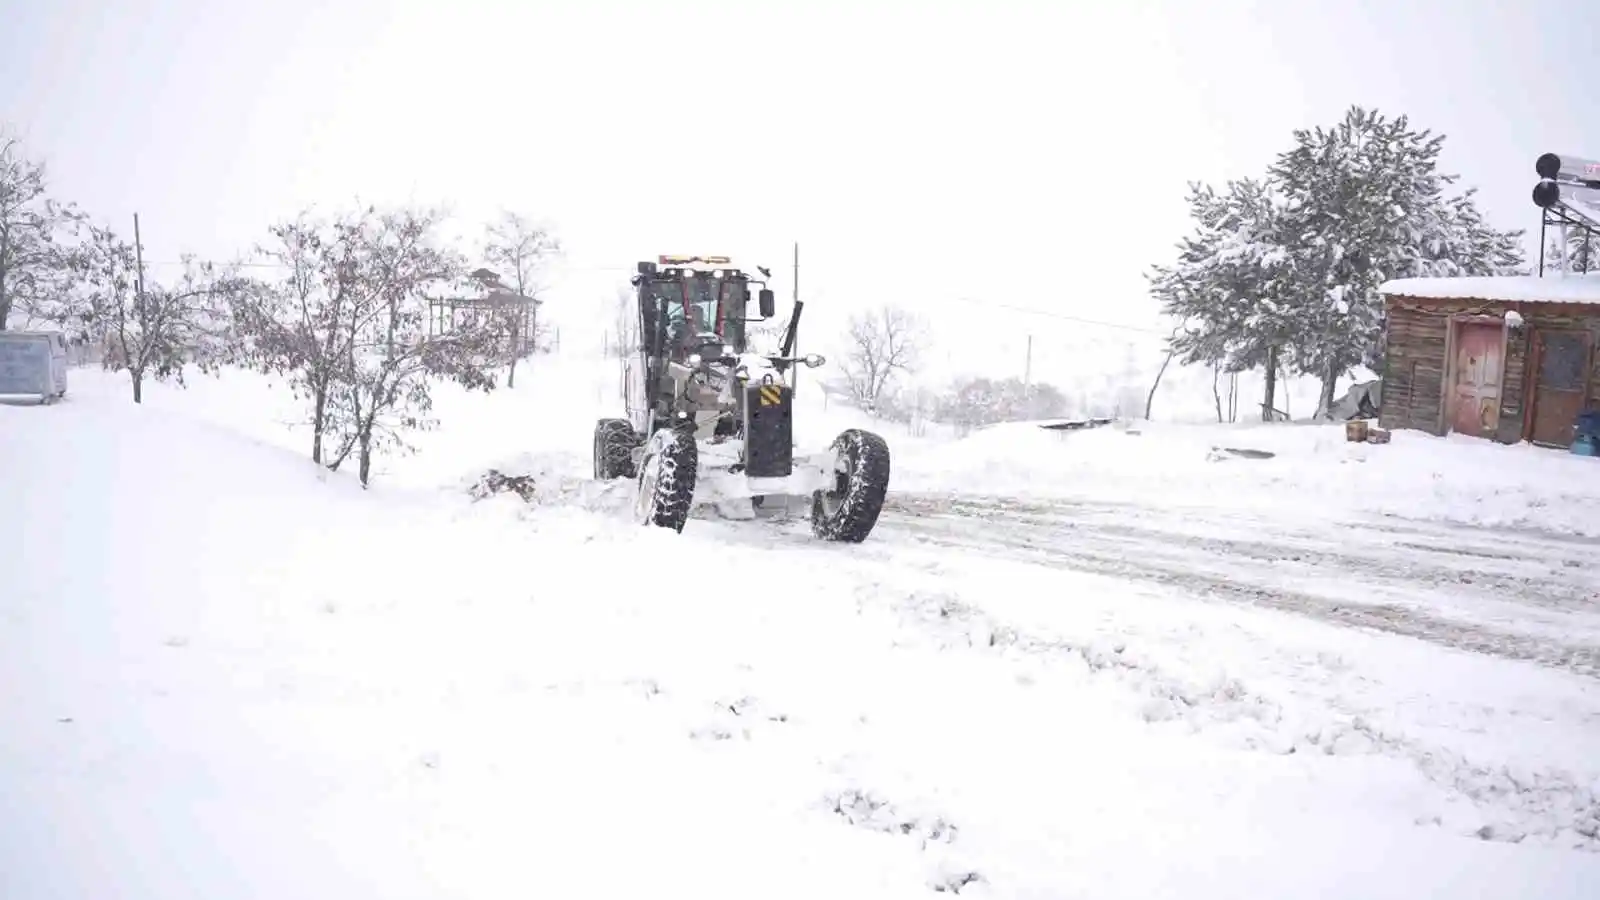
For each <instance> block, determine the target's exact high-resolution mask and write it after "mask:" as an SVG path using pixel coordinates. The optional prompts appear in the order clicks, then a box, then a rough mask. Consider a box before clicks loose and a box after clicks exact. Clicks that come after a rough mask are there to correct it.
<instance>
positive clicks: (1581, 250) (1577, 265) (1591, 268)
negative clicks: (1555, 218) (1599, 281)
mask: <svg viewBox="0 0 1600 900" xmlns="http://www.w3.org/2000/svg"><path fill="white" fill-rule="evenodd" d="M1544 270H1545V271H1546V272H1561V271H1567V272H1600V231H1590V230H1588V229H1584V228H1574V227H1571V226H1568V227H1567V252H1566V253H1562V252H1561V231H1560V229H1552V235H1551V237H1550V241H1549V243H1548V244H1546V245H1545V250H1544Z"/></svg>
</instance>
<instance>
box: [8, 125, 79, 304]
mask: <svg viewBox="0 0 1600 900" xmlns="http://www.w3.org/2000/svg"><path fill="white" fill-rule="evenodd" d="M47 186H48V182H47V180H46V178H45V168H44V164H43V163H40V162H35V161H33V160H30V159H28V158H26V157H25V156H23V153H22V142H21V140H20V139H19V138H17V137H15V136H13V135H10V134H7V133H5V132H3V131H0V331H4V330H5V329H6V323H7V321H8V320H9V319H10V318H11V314H12V312H13V311H17V312H20V313H22V314H24V315H26V316H27V317H28V319H29V320H30V322H31V321H37V320H41V319H42V320H53V319H54V314H58V313H59V312H60V310H58V309H55V308H52V305H51V304H52V301H53V300H54V299H55V298H56V297H58V296H59V295H60V293H61V291H63V290H65V288H66V283H67V282H68V281H69V280H70V273H71V268H72V267H71V261H70V259H69V258H68V256H67V253H66V251H65V249H64V248H63V246H62V245H61V243H60V238H61V237H62V234H63V232H64V231H65V230H66V229H68V228H69V227H71V226H73V225H75V224H76V223H77V222H78V221H79V220H80V219H81V216H80V215H79V213H78V212H77V210H76V209H74V208H73V207H72V206H71V205H70V204H61V203H57V202H56V201H55V200H52V199H51V198H50V197H48V196H46V193H45V191H46V188H47Z"/></svg>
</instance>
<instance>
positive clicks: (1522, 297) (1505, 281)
mask: <svg viewBox="0 0 1600 900" xmlns="http://www.w3.org/2000/svg"><path fill="white" fill-rule="evenodd" d="M1378 291H1379V292H1380V293H1383V294H1387V295H1389V296H1392V297H1419V298H1426V299H1430V300H1502V301H1507V302H1513V303H1595V304H1600V273H1590V274H1587V275H1582V274H1570V275H1562V274H1560V273H1552V274H1549V275H1546V276H1544V277H1543V278H1540V277H1538V276H1536V275H1505V276H1498V277H1479V278H1397V279H1394V280H1393V281H1385V282H1384V283H1383V284H1381V285H1379V286H1378Z"/></svg>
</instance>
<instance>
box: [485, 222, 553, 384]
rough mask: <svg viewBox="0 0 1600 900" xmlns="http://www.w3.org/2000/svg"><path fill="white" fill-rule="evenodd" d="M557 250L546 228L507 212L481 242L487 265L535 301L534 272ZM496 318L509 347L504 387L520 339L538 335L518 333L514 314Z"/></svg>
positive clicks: (513, 378)
mask: <svg viewBox="0 0 1600 900" xmlns="http://www.w3.org/2000/svg"><path fill="white" fill-rule="evenodd" d="M560 250H561V246H560V244H559V243H558V242H557V241H556V239H555V237H554V236H553V235H551V234H550V232H549V231H547V230H546V229H544V228H540V227H539V226H537V225H534V224H532V223H531V222H529V221H528V220H527V219H526V218H524V217H523V216H521V215H518V214H517V213H514V212H509V211H508V212H503V213H501V214H500V219H499V221H497V222H495V223H493V224H491V225H490V226H489V227H488V241H487V243H486V244H485V245H484V248H483V256H484V260H485V261H486V262H487V263H488V264H489V265H491V266H494V267H497V268H499V269H502V270H504V274H505V275H506V277H508V278H509V279H510V285H509V286H510V287H511V288H512V289H513V290H515V291H516V292H517V296H519V297H527V298H529V299H535V300H536V299H537V298H538V296H539V294H540V293H541V292H542V291H541V290H540V286H539V285H538V283H537V278H538V275H539V273H540V271H541V270H542V269H543V268H544V265H545V264H546V262H548V260H549V259H550V257H552V256H554V255H555V254H556V253H558V252H560ZM518 312H520V309H519V310H518ZM499 319H500V322H499V325H500V327H501V328H503V329H504V330H505V331H506V337H507V339H508V340H509V342H510V346H511V352H510V354H509V356H510V362H511V370H510V371H509V372H508V373H507V374H506V387H508V388H509V387H515V386H516V382H517V359H518V357H519V356H521V355H522V343H523V340H524V338H526V339H527V340H528V341H530V342H535V341H536V340H537V338H538V334H537V331H536V332H535V333H534V334H529V335H524V334H523V333H522V332H523V330H524V328H525V327H526V325H525V324H524V322H523V319H522V316H521V315H519V314H517V313H510V314H505V315H502V316H500V317H499ZM533 323H534V327H535V328H537V325H538V319H537V318H535V319H534V320H533Z"/></svg>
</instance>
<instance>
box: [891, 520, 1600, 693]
mask: <svg viewBox="0 0 1600 900" xmlns="http://www.w3.org/2000/svg"><path fill="white" fill-rule="evenodd" d="M880 529H881V530H880V531H879V532H878V536H879V537H880V538H890V539H896V538H898V539H900V540H902V541H903V540H910V541H913V542H915V543H917V544H922V545H926V546H931V547H938V548H948V549H950V550H954V551H959V552H961V553H978V554H985V555H992V556H1001V557H1007V558H1014V559H1026V560H1031V561H1035V562H1039V563H1041V564H1044V565H1050V566H1059V567H1062V568H1065V569H1071V570H1074V571H1085V572H1097V573H1101V574H1106V575H1115V576H1118V577H1122V578H1130V579H1136V580H1140V581H1148V582H1153V583H1159V584H1167V585H1173V586H1176V587H1178V588H1181V589H1183V590H1184V592H1185V594H1186V595H1187V596H1193V597H1195V598H1197V599H1210V600H1222V601H1233V602H1241V603H1248V604H1253V605H1257V606H1262V607H1266V608H1269V609H1277V610H1284V611H1289V612H1296V613H1300V614H1302V615H1306V616H1310V617H1313V618H1317V619H1321V620H1324V621H1328V622H1333V623H1336V624H1343V625H1352V626H1359V627H1365V628H1375V629H1379V630H1382V631H1388V632H1392V633H1394V634H1399V635H1405V636H1407V637H1415V638H1419V639H1422V640H1426V641H1431V642H1434V643H1438V644H1441V645H1445V646H1450V647H1458V648H1462V649H1467V650H1473V651H1476V652H1480V653H1487V654H1491V655H1495V656H1502V657H1505V658H1507V659H1521V660H1532V661H1535V662H1539V663H1542V664H1545V665H1549V666H1554V667H1557V668H1562V669H1566V670H1569V671H1572V672H1576V673H1579V674H1583V675H1588V676H1591V677H1596V676H1600V540H1597V539H1594V538H1586V537H1578V536H1571V535H1559V534H1553V533H1548V532H1537V531H1529V530H1516V529H1507V528H1496V529H1489V528H1482V527H1474V526H1470V525H1456V524H1450V523H1441V522H1433V521H1426V520H1417V519H1411V520H1408V519H1403V518H1400V517H1397V516H1382V517H1380V516H1374V517H1371V518H1368V519H1365V520H1355V521H1350V520H1331V521H1330V520H1327V519H1312V518H1304V517H1294V516H1282V515H1280V516H1276V517H1273V516H1268V515H1263V514H1261V513H1251V512H1238V511H1230V510H1218V509H1206V508H1202V507H1189V508H1174V507H1171V506H1154V505H1152V504H1149V503H1143V504H1141V503H1120V504H1118V503H1108V502H1104V501H1072V500H1023V499H1018V498H1007V497H982V496H962V495H954V494H947V495H930V494H896V495H894V496H893V497H892V498H891V500H890V502H889V504H888V508H887V511H886V515H885V516H884V519H883V524H882V525H881V526H880Z"/></svg>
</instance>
